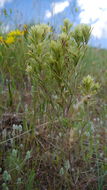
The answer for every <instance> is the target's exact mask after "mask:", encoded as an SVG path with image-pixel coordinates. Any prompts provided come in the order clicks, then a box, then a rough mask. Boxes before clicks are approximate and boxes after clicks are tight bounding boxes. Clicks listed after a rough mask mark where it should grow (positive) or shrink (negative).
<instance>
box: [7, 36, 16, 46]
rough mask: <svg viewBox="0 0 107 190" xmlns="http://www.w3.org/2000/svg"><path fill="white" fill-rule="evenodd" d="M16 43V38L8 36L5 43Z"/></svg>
mask: <svg viewBox="0 0 107 190" xmlns="http://www.w3.org/2000/svg"><path fill="white" fill-rule="evenodd" d="M14 41H15V38H14V37H13V36H8V37H7V38H6V40H5V43H6V44H12V43H14Z"/></svg>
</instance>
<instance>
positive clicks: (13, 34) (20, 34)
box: [8, 29, 24, 36]
mask: <svg viewBox="0 0 107 190" xmlns="http://www.w3.org/2000/svg"><path fill="white" fill-rule="evenodd" d="M22 35H24V32H23V31H20V30H18V29H17V30H12V31H11V32H9V33H8V36H22Z"/></svg>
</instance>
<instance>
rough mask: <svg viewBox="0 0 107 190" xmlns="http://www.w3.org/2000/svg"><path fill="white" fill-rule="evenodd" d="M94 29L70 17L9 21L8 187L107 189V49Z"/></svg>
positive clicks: (4, 79) (4, 153) (3, 128)
mask: <svg viewBox="0 0 107 190" xmlns="http://www.w3.org/2000/svg"><path fill="white" fill-rule="evenodd" d="M4 14H5V16H6V15H7V12H6V10H4ZM7 16H8V15H7ZM90 35H91V28H90V27H89V26H87V25H77V26H76V27H73V24H72V23H71V22H70V21H69V20H67V19H65V20H64V23H63V25H62V26H61V29H60V33H57V34H56V33H55V31H54V29H53V27H51V26H50V25H49V24H48V25H46V24H36V25H33V26H32V25H31V26H30V25H29V26H27V25H24V26H21V28H17V29H15V30H12V31H9V32H8V33H3V31H2V29H1V36H0V136H1V140H0V187H1V189H3V190H8V189H10V190H11V189H12V190H16V189H22V190H24V189H26V190H27V189H28V190H33V189H37V190H45V189H47V190H60V189H61V190H71V189H72V190H79V189H80V190H88V189H89V190H91V189H93V190H106V189H107V138H106V137H107V96H106V94H107V88H106V86H107V63H106V58H107V52H106V50H103V49H98V48H92V47H90V46H88V45H87V44H88V41H89V38H90Z"/></svg>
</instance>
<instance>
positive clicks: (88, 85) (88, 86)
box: [81, 75, 100, 95]
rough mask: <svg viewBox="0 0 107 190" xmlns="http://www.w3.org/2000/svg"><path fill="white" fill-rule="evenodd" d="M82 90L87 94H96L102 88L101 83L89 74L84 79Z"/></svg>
mask: <svg viewBox="0 0 107 190" xmlns="http://www.w3.org/2000/svg"><path fill="white" fill-rule="evenodd" d="M81 87H82V91H83V93H84V94H85V95H87V94H96V93H97V91H98V89H99V88H100V85H99V83H96V82H95V81H94V79H93V78H92V77H91V76H90V75H88V76H86V77H84V78H83V80H82V86H81Z"/></svg>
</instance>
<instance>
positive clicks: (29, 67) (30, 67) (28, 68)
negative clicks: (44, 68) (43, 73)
mask: <svg viewBox="0 0 107 190" xmlns="http://www.w3.org/2000/svg"><path fill="white" fill-rule="evenodd" d="M31 71H32V66H31V65H28V66H27V68H26V72H27V73H30V72H31Z"/></svg>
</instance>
